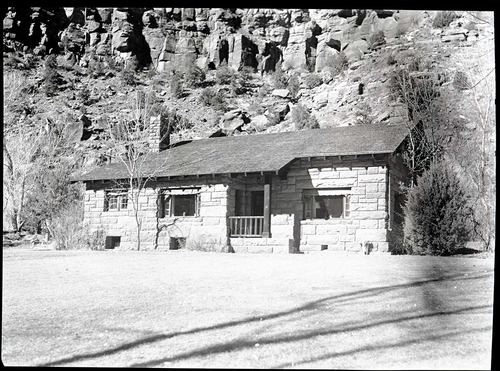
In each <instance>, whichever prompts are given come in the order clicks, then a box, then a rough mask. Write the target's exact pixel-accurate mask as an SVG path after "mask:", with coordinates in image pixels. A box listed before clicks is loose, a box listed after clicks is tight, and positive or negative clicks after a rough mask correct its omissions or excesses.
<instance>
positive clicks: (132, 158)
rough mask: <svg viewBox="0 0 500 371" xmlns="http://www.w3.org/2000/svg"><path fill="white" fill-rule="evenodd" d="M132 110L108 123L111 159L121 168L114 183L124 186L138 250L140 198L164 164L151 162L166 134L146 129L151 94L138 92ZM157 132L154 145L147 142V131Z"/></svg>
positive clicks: (151, 107)
mask: <svg viewBox="0 0 500 371" xmlns="http://www.w3.org/2000/svg"><path fill="white" fill-rule="evenodd" d="M133 105H134V109H133V110H132V115H131V116H130V117H122V118H120V120H119V121H118V122H117V123H115V124H112V123H111V122H110V121H108V133H109V145H110V150H111V154H112V157H113V158H115V159H116V160H117V161H119V162H120V163H121V164H122V165H123V168H124V169H125V173H126V179H125V180H124V181H122V182H120V181H118V182H117V184H116V185H117V187H120V188H121V187H126V188H127V190H128V192H127V195H128V199H129V200H130V202H131V204H132V209H133V214H134V219H135V223H136V237H137V250H140V249H141V231H142V222H143V220H142V215H141V210H140V197H141V195H142V194H143V193H144V191H145V189H146V187H147V185H148V183H149V182H150V180H151V179H152V178H154V177H155V176H156V173H157V171H158V170H159V169H161V167H162V166H163V165H164V164H165V163H166V161H167V158H166V156H165V158H164V159H163V160H162V161H160V163H156V164H155V165H154V166H153V165H152V162H151V159H152V155H153V154H154V153H155V152H158V149H159V147H158V146H159V144H160V143H159V142H161V141H162V140H163V139H164V138H165V137H166V136H167V135H168V134H169V130H168V128H167V129H166V130H165V129H163V130H162V129H161V127H159V128H150V124H151V122H152V120H151V119H152V117H153V115H154V113H155V101H154V93H152V92H147V93H143V92H138V93H137V95H136V97H135V99H134V101H133ZM156 129H158V130H159V136H158V137H157V139H158V142H157V143H154V142H152V141H151V130H156Z"/></svg>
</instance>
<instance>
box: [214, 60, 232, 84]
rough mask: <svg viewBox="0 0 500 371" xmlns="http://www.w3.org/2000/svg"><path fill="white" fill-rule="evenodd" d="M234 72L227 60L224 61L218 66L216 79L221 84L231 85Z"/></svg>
mask: <svg viewBox="0 0 500 371" xmlns="http://www.w3.org/2000/svg"><path fill="white" fill-rule="evenodd" d="M234 78H235V76H234V72H233V70H232V69H231V68H230V67H229V66H228V64H227V61H225V60H224V61H223V62H222V63H221V64H220V65H219V66H218V67H217V71H216V73H215V81H216V83H217V84H220V85H230V84H231V83H232V82H233V80H234Z"/></svg>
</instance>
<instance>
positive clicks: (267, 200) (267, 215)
mask: <svg viewBox="0 0 500 371" xmlns="http://www.w3.org/2000/svg"><path fill="white" fill-rule="evenodd" d="M271 179H272V178H271V175H269V174H266V175H265V176H264V231H263V232H262V237H271Z"/></svg>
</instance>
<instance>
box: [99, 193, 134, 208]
mask: <svg viewBox="0 0 500 371" xmlns="http://www.w3.org/2000/svg"><path fill="white" fill-rule="evenodd" d="M127 206H128V195H127V191H106V195H105V196H104V211H112V210H126V209H127Z"/></svg>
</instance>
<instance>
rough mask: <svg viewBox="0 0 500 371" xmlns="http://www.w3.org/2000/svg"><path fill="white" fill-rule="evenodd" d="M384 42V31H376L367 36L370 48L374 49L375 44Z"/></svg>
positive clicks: (378, 44)
mask: <svg viewBox="0 0 500 371" xmlns="http://www.w3.org/2000/svg"><path fill="white" fill-rule="evenodd" d="M383 44H385V35H384V31H377V32H375V33H374V34H372V35H371V36H370V37H369V38H368V45H369V46H370V49H375V48H376V47H377V46H380V45H383Z"/></svg>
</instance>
